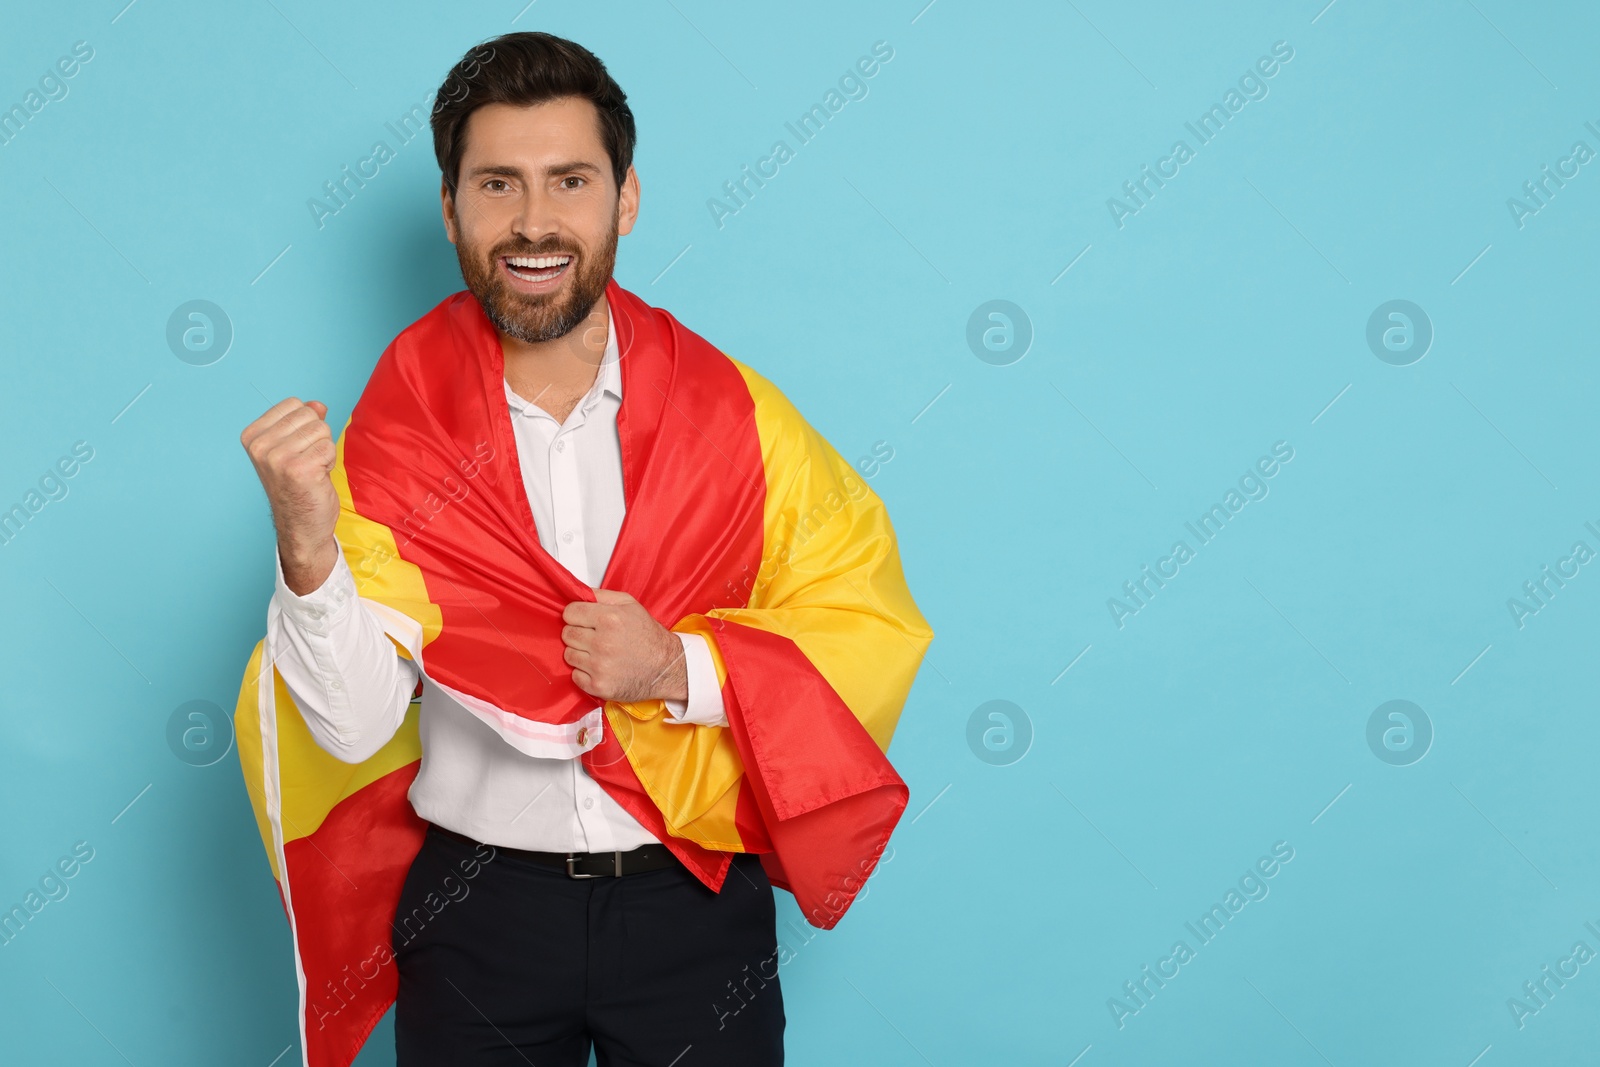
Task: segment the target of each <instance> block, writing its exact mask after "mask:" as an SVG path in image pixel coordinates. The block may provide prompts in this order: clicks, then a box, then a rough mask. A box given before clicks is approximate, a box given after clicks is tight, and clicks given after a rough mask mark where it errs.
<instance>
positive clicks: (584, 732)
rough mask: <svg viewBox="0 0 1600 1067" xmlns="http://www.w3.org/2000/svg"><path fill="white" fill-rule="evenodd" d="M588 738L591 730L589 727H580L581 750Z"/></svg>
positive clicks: (579, 740) (579, 743) (579, 745)
mask: <svg viewBox="0 0 1600 1067" xmlns="http://www.w3.org/2000/svg"><path fill="white" fill-rule="evenodd" d="M588 736H589V728H588V727H587V726H580V727H578V747H580V748H581V747H583V743H584V741H585V740H586V739H587V738H588Z"/></svg>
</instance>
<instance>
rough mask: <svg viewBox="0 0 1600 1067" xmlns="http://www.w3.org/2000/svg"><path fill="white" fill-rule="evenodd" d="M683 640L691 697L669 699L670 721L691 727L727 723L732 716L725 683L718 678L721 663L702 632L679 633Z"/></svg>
mask: <svg viewBox="0 0 1600 1067" xmlns="http://www.w3.org/2000/svg"><path fill="white" fill-rule="evenodd" d="M674 636H676V637H677V638H678V640H679V641H681V642H682V643H683V665H684V673H685V674H687V675H688V679H689V699H688V700H668V701H666V702H665V703H666V705H667V717H666V721H667V722H671V723H683V724H687V725H691V726H726V725H728V715H727V712H726V710H725V709H724V708H723V706H722V684H721V683H720V682H719V681H718V680H717V665H716V663H715V662H713V661H712V659H711V649H710V648H709V647H707V645H706V639H705V638H704V637H703V636H701V635H700V634H675V635H674Z"/></svg>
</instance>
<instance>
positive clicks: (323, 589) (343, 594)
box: [272, 550, 356, 634]
mask: <svg viewBox="0 0 1600 1067" xmlns="http://www.w3.org/2000/svg"><path fill="white" fill-rule="evenodd" d="M273 560H274V563H275V566H276V567H277V577H276V578H275V580H274V583H273V592H272V596H273V599H274V600H276V601H277V602H278V606H279V607H281V608H282V609H283V611H284V613H285V614H286V615H288V616H290V618H292V619H293V620H294V622H295V625H297V626H299V627H300V628H301V629H302V630H304V631H305V632H306V633H313V634H326V633H328V632H329V631H330V630H331V629H333V628H334V627H335V626H336V625H337V624H338V623H340V622H341V621H343V620H344V618H345V616H346V615H348V614H349V612H350V606H351V605H352V604H353V603H355V600H356V577H355V575H354V574H352V573H350V565H349V564H348V563H346V562H345V559H344V552H343V551H340V552H339V553H337V555H336V558H335V559H334V562H333V570H332V571H330V572H329V573H328V577H327V578H325V579H323V582H322V584H321V585H319V586H317V588H315V589H313V590H312V591H311V592H309V593H307V594H305V595H304V596H300V595H298V594H296V593H295V592H293V591H292V590H291V589H290V588H289V587H288V585H286V584H285V583H284V580H283V558H282V557H281V556H279V555H278V553H277V551H276V550H274V551H273Z"/></svg>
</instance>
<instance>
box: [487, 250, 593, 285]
mask: <svg viewBox="0 0 1600 1067" xmlns="http://www.w3.org/2000/svg"><path fill="white" fill-rule="evenodd" d="M575 259H576V257H574V256H570V255H567V254H566V253H564V252H563V253H560V254H557V255H551V256H501V257H500V268H501V269H502V270H503V271H505V273H506V274H507V275H508V276H509V277H511V278H512V279H513V280H514V287H515V288H516V289H518V290H520V291H522V292H525V293H542V292H548V291H549V290H551V289H554V288H555V287H556V286H557V285H558V284H559V283H560V281H561V279H562V278H564V277H565V276H566V274H567V271H568V269H569V268H570V267H571V266H572V264H573V261H574V260H575Z"/></svg>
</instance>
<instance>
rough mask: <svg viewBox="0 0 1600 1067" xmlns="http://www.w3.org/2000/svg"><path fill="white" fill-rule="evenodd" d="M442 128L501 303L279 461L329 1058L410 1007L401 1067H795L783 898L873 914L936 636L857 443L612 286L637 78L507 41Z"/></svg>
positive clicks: (279, 842) (286, 612)
mask: <svg viewBox="0 0 1600 1067" xmlns="http://www.w3.org/2000/svg"><path fill="white" fill-rule="evenodd" d="M432 127H433V134H434V147H435V153H436V155H437V157H438V161H439V165H440V169H441V171H442V180H441V186H440V202H441V207H442V211H443V217H444V227H445V232H446V234H447V236H448V237H449V239H450V241H451V242H452V243H454V245H455V247H456V254H457V258H458V259H459V261H460V265H461V274H462V277H463V279H464V280H465V282H466V286H467V288H466V291H464V292H459V293H455V294H453V295H452V296H450V297H447V298H446V299H445V300H443V301H442V302H441V303H440V304H439V305H438V306H437V307H435V308H434V309H433V310H431V311H429V312H428V313H427V314H426V315H424V316H423V317H422V318H421V319H418V320H417V321H416V322H415V323H413V324H412V325H411V326H409V327H407V329H406V330H404V331H403V332H402V333H401V334H400V335H399V336H398V337H397V338H396V339H395V340H394V341H393V342H392V343H391V344H390V345H389V347H388V348H387V349H386V350H385V351H384V354H383V356H382V358H381V359H380V360H379V362H378V364H377V366H376V368H375V369H374V371H373V373H372V376H371V378H370V379H369V381H368V383H367V386H366V388H365V389H364V390H363V392H362V395H361V398H360V400H359V401H358V402H357V404H356V406H355V408H354V410H353V411H352V413H351V416H350V419H349V421H348V422H347V423H346V424H345V426H344V427H343V429H342V431H341V432H339V433H338V434H337V435H336V434H335V432H334V429H333V427H332V426H330V425H329V423H328V422H327V419H326V416H327V413H328V410H327V407H326V405H324V404H322V403H320V402H318V401H304V402H302V401H301V400H299V399H297V398H290V399H286V400H284V401H282V402H281V403H279V404H276V405H274V406H273V407H272V408H271V409H270V410H268V411H267V412H266V413H265V414H263V415H262V416H261V417H260V418H258V419H256V420H255V421H254V422H252V423H251V424H250V426H249V427H247V428H246V429H245V430H244V432H243V434H242V435H241V442H242V443H243V445H244V447H245V449H246V451H247V452H248V454H249V456H250V459H251V461H252V463H253V464H254V466H255V470H256V473H257V475H258V476H259V478H260V481H261V484H262V486H263V488H264V489H265V492H266V497H267V500H268V502H269V503H270V505H271V509H272V516H273V520H274V524H275V527H276V532H277V558H278V570H277V580H276V587H275V591H274V594H273V597H272V600H271V602H270V604H269V609H268V624H267V634H266V637H265V638H264V639H263V641H262V642H261V643H260V644H259V645H258V646H257V648H256V650H255V653H254V654H253V656H252V657H251V660H250V663H249V665H248V666H247V668H246V671H245V676H244V681H243V684H242V686H241V689H240V697H239V705H238V710H237V712H236V723H237V729H238V736H239V748H240V756H241V763H242V764H243V767H244V773H245V780H246V785H247V787H248V788H249V791H250V794H251V799H252V801H253V804H254V808H255V812H256V817H257V823H258V829H259V830H260V832H261V835H262V840H263V842H264V844H265V846H266V848H267V852H268V856H269V859H270V862H271V865H272V869H273V872H274V875H275V876H276V878H277V881H278V886H279V889H280V891H281V893H282V897H283V901H284V905H285V908H286V910H287V912H288V915H289V919H290V923H291V930H292V931H293V935H294V942H295V949H296V964H297V973H298V975H299V978H300V990H301V999H300V1004H301V1012H300V1026H301V1037H302V1041H301V1047H302V1049H303V1053H304V1057H305V1061H306V1063H307V1064H308V1065H313V1067H322V1065H324V1064H333V1065H338V1067H344V1065H347V1064H348V1063H349V1062H350V1061H351V1060H352V1059H353V1058H354V1056H355V1055H356V1053H357V1052H358V1051H359V1049H360V1046H361V1043H362V1042H363V1041H364V1040H365V1038H366V1036H367V1034H368V1033H369V1032H370V1031H371V1029H372V1027H373V1026H374V1025H375V1023H376V1022H377V1020H378V1019H379V1018H380V1017H381V1015H382V1014H383V1012H384V1011H385V1010H386V1009H387V1008H388V1006H389V1005H390V1004H391V1003H395V1004H396V1011H395V1045H396V1051H397V1054H398V1061H399V1063H400V1064H401V1065H402V1067H418V1065H445V1064H449V1065H479V1064H484V1065H487V1064H497V1065H498V1064H523V1063H537V1064H539V1065H540V1067H581V1065H582V1064H584V1063H586V1062H587V1057H588V1056H589V1053H590V1049H591V1046H593V1048H594V1051H595V1055H596V1058H597V1060H598V1062H599V1063H600V1064H601V1065H611V1064H615V1065H624V1064H626V1065H645V1064H651V1065H659V1067H669V1065H671V1064H679V1063H681V1064H683V1065H684V1067H688V1065H712V1064H730V1065H731V1064H740V1065H752V1064H780V1063H781V1062H782V1060H783V1031H784V1026H785V1015H784V1009H783V999H782V994H781V989H780V984H779V980H778V968H779V966H780V965H781V964H782V963H783V962H786V960H787V958H788V956H787V955H785V952H786V951H787V952H790V953H792V951H793V950H792V949H790V948H788V946H786V945H784V944H782V943H780V942H779V940H778V937H777V931H776V916H775V904H774V899H773V886H774V885H776V886H778V887H780V888H784V889H787V890H789V891H790V892H792V893H793V894H794V896H795V899H796V902H797V903H798V904H799V906H800V908H801V912H802V914H803V915H804V917H805V919H806V921H807V922H808V923H810V924H811V925H813V926H817V927H821V928H824V929H827V928H831V927H832V926H833V925H834V924H835V923H836V922H837V921H838V920H839V917H840V916H841V915H843V913H844V911H845V910H846V909H847V908H848V907H849V905H850V903H851V901H852V900H853V899H855V898H856V896H857V895H858V894H859V892H860V889H861V886H862V884H863V883H864V882H865V880H866V878H867V877H868V876H870V874H871V873H872V870H873V867H874V865H875V864H876V862H877V860H878V858H879V856H880V855H881V854H882V852H883V849H884V847H885V844H886V842H887V840H888V837H889V834H890V832H891V831H892V830H893V828H894V825H895V823H896V821H897V820H898V819H899V817H900V814H901V812H902V811H903V810H904V808H905V805H906V802H907V796H908V794H907V790H906V787H905V784H904V782H903V781H902V780H901V779H900V777H899V776H898V775H897V774H896V773H895V771H894V769H893V767H892V766H891V765H890V764H889V762H888V760H887V758H886V756H885V753H886V751H887V748H888V745H889V740H890V737H891V735H892V734H893V731H894V728H895V726H896V723H897V721H898V718H899V714H900V711H901V708H902V706H903V705H904V702H905V700H906V697H907V694H908V691H909V689H910V686H911V683H912V680H913V678H914V677H915V674H916V671H917V667H918V665H919V664H920V661H921V659H922V656H923V653H924V652H925V651H926V649H927V646H928V644H929V642H930V641H931V640H932V637H933V633H932V631H931V629H929V627H928V625H927V623H926V621H925V620H924V619H923V617H922V616H921V614H920V613H919V612H918V611H917V608H916V605H915V604H914V603H913V601H912V599H911V597H910V594H909V592H908V591H907V589H906V586H905V581H904V578H903V576H902V572H901V567H900V560H899V555H898V551H897V548H896V541H895V537H894V531H893V529H892V527H891V526H890V524H889V521H888V516H887V514H886V512H885V511H884V508H883V505H882V502H881V501H880V500H879V499H878V497H877V496H876V495H875V494H874V493H873V492H872V491H871V490H870V489H869V488H868V487H867V486H866V484H865V483H864V482H863V481H862V480H861V479H860V478H859V477H858V476H857V475H856V474H855V472H854V471H853V470H852V469H851V468H850V466H849V465H848V464H847V463H845V462H844V461H843V460H842V458H841V457H840V456H839V454H838V452H837V451H836V450H834V449H833V448H832V446H830V445H829V444H828V443H827V442H826V441H825V440H824V439H823V438H822V437H821V436H820V435H819V434H817V433H816V431H815V430H813V429H812V428H811V427H810V426H809V424H807V423H806V422H805V420H804V419H803V418H801V417H800V415H799V413H798V412H797V411H796V410H795V409H794V407H793V405H791V404H790V403H789V402H788V401H787V399H785V398H784V396H783V395H782V393H781V392H779V391H778V390H777V389H776V388H775V387H774V386H773V385H772V384H771V383H770V382H769V381H767V380H766V379H765V378H764V377H762V376H761V375H759V374H757V373H756V372H755V371H754V370H752V369H751V368H750V367H748V366H746V365H745V364H743V363H740V362H738V361H736V360H734V359H732V358H731V357H729V356H727V355H725V354H724V353H722V352H720V351H718V350H717V349H716V348H715V347H713V346H712V345H711V344H709V343H708V342H706V341H705V340H704V339H703V338H701V337H700V336H699V335H697V334H695V333H693V332H692V331H690V330H688V329H687V328H685V327H684V326H683V325H682V324H681V323H679V322H678V321H677V320H676V319H675V318H673V317H672V316H671V315H670V314H668V313H667V312H665V311H662V310H660V309H656V308H652V307H649V306H648V305H646V304H645V303H644V302H643V301H641V300H640V299H639V298H638V297H636V296H634V295H633V294H632V293H629V292H628V291H626V290H624V289H622V288H621V287H620V286H619V285H618V284H617V283H616V281H615V280H614V279H613V278H612V271H613V269H614V267H615V261H616V251H617V243H618V238H619V237H620V236H622V235H625V234H627V233H629V232H630V231H631V230H632V229H633V226H634V222H635V220H636V219H637V217H638V213H639V202H640V192H639V179H638V176H637V174H636V173H635V171H634V168H633V165H632V156H633V148H634V139H635V128H634V120H633V115H632V112H631V110H630V109H629V107H628V105H627V102H626V96H625V95H624V94H623V92H622V90H621V89H620V88H619V87H618V86H617V84H616V82H615V81H614V80H613V79H612V78H611V76H610V74H609V73H608V72H607V71H606V69H605V66H604V65H603V64H602V63H601V62H600V60H599V59H597V58H596V57H595V56H594V55H593V54H592V53H590V52H589V51H587V50H586V49H584V48H582V47H580V46H578V45H576V44H574V43H572V42H570V41H566V40H563V39H561V38H557V37H552V36H550V35H548V34H543V33H515V34H509V35H506V36H504V37H500V38H497V39H495V40H492V41H489V42H487V43H485V44H483V45H481V46H478V47H476V48H474V49H472V50H471V51H469V52H468V53H467V55H466V56H465V57H464V58H463V59H462V61H461V62H460V63H458V64H457V65H456V67H455V68H454V69H453V70H452V71H451V73H450V75H449V76H448V77H447V78H446V80H445V83H444V85H443V86H442V87H441V89H440V91H439V93H438V96H437V102H436V104H435V106H434V109H433V115H432ZM418 690H420V698H419V699H418V700H416V701H413V695H414V694H415V693H417V692H418ZM807 936H808V937H809V935H807Z"/></svg>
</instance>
